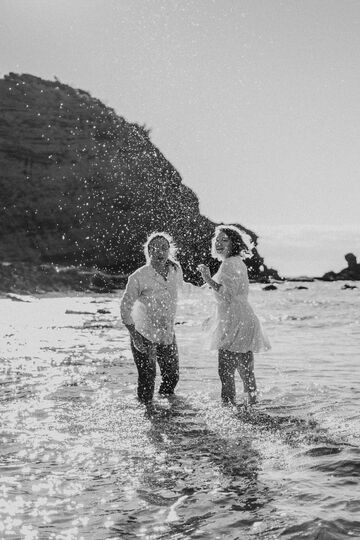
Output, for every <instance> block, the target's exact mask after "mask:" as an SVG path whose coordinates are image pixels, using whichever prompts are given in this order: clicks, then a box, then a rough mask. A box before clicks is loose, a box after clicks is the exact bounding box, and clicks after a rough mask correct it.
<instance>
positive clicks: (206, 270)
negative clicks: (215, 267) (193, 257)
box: [197, 264, 211, 282]
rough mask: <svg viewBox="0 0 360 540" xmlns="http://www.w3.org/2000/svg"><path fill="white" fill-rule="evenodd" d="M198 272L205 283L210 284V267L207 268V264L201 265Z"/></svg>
mask: <svg viewBox="0 0 360 540" xmlns="http://www.w3.org/2000/svg"><path fill="white" fill-rule="evenodd" d="M197 270H198V271H199V272H200V274H201V277H202V278H203V280H204V281H206V282H208V281H209V279H211V274H210V270H209V267H208V266H206V265H205V264H199V265H198V267H197Z"/></svg>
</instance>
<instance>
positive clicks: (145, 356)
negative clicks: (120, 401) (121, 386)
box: [130, 338, 156, 403]
mask: <svg viewBox="0 0 360 540" xmlns="http://www.w3.org/2000/svg"><path fill="white" fill-rule="evenodd" d="M143 339H144V341H145V338H143ZM130 344H131V351H132V354H133V358H134V362H135V364H136V367H137V370H138V388H137V395H138V398H139V400H140V401H141V402H142V403H149V402H150V401H151V400H152V398H153V396H154V389H155V377H156V355H155V354H154V351H153V350H152V349H153V346H152V345H151V343H150V341H147V340H146V345H147V344H149V346H148V350H147V352H146V353H142V352H140V351H138V350H137V349H136V348H135V347H134V344H133V342H132V340H130Z"/></svg>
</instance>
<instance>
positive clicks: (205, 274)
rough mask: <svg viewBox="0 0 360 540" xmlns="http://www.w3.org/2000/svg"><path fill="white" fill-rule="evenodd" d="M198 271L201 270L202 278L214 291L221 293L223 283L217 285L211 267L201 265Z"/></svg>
mask: <svg viewBox="0 0 360 540" xmlns="http://www.w3.org/2000/svg"><path fill="white" fill-rule="evenodd" d="M197 269H198V270H199V272H200V274H201V277H202V278H203V280H204V281H205V283H207V284H208V285H209V286H210V287H211V288H212V289H214V291H216V292H219V290H220V288H221V283H217V282H216V281H214V280H213V279H212V277H211V274H210V270H209V267H208V266H206V265H205V264H199V266H198V267H197Z"/></svg>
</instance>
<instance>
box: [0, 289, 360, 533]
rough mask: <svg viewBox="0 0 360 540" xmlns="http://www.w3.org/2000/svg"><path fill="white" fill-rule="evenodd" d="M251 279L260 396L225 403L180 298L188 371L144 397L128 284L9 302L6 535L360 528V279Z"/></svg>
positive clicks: (4, 314)
mask: <svg viewBox="0 0 360 540" xmlns="http://www.w3.org/2000/svg"><path fill="white" fill-rule="evenodd" d="M302 285H303V286H305V287H307V288H306V289H299V288H297V286H299V284H298V283H283V284H279V285H278V289H277V290H275V291H264V290H263V286H262V285H258V284H254V285H252V286H251V293H250V299H251V303H252V304H253V306H254V308H255V310H256V312H257V314H258V316H259V318H260V319H261V321H262V323H263V326H264V328H265V329H266V332H267V333H268V335H269V338H270V340H271V342H272V350H271V351H269V352H266V353H262V354H258V355H256V375H257V381H258V386H259V390H260V399H259V404H258V405H257V406H256V407H254V408H251V409H249V408H247V407H246V406H244V404H243V401H244V396H243V394H242V389H241V384H240V380H239V379H238V383H237V389H238V403H239V404H238V406H237V407H230V408H229V407H222V406H221V403H220V399H219V392H220V384H219V380H218V376H217V366H216V354H215V353H214V352H211V351H209V350H208V349H207V348H206V340H205V336H204V333H203V331H202V329H201V323H202V320H203V319H204V318H205V317H206V315H207V314H208V313H209V310H210V300H209V298H208V297H205V298H204V299H203V300H201V298H200V296H198V295H197V294H195V295H193V296H189V297H186V298H184V299H182V300H181V301H180V306H179V313H178V319H177V323H178V324H177V325H176V331H177V339H178V344H179V350H180V360H181V380H180V383H179V385H178V388H177V395H176V397H174V398H172V399H160V398H159V397H155V400H154V403H153V406H152V407H148V408H146V407H144V406H143V405H140V404H138V402H137V400H136V398H135V395H136V370H135V366H134V364H133V361H132V357H131V354H130V351H129V343H128V336H127V332H126V330H125V329H124V328H123V326H122V325H121V323H120V321H119V299H120V296H121V292H119V293H117V294H112V295H105V296H72V297H70V296H69V297H53V296H51V295H50V296H42V297H41V298H31V297H24V298H23V300H27V301H26V302H23V301H15V299H10V298H2V299H0V313H1V317H0V340H1V348H0V388H1V393H0V408H1V433H0V467H1V481H0V538H5V539H46V540H48V539H59V540H60V539H61V540H72V539H74V540H75V539H76V540H78V539H99V540H104V539H110V538H111V539H116V538H118V539H137V538H139V539H144V540H157V539H174V540H182V539H186V538H194V539H227V540H235V539H238V540H247V539H254V538H256V539H277V538H281V539H324V540H325V539H326V540H329V539H345V538H360V421H359V416H360V414H359V413H360V386H359V381H360V376H359V375H360V368H359V364H360V362H359V361H360V353H359V343H360V309H359V308H360V287H359V288H356V289H346V290H345V289H343V288H342V287H343V285H344V284H343V283H339V282H338V283H320V282H319V283H318V282H314V283H306V284H302Z"/></svg>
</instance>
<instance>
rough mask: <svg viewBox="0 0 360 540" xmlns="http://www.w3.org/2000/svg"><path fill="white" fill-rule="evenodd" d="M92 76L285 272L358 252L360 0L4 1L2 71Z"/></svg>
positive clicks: (219, 212)
mask: <svg viewBox="0 0 360 540" xmlns="http://www.w3.org/2000/svg"><path fill="white" fill-rule="evenodd" d="M10 71H12V72H15V73H31V74H33V75H36V76H39V77H42V78H45V79H50V80H53V79H54V77H55V76H56V77H57V78H58V79H59V80H60V81H61V82H63V83H66V84H69V85H71V86H73V87H75V88H82V89H83V90H87V91H89V92H90V93H91V95H92V96H93V97H96V98H99V99H100V100H101V101H103V102H104V103H105V104H106V105H108V106H110V107H112V108H113V109H115V111H116V112H117V114H119V115H120V116H123V117H124V118H125V119H126V120H128V121H130V122H137V123H138V124H140V125H145V126H146V127H147V128H149V129H150V130H151V139H152V141H153V143H154V144H155V145H156V146H158V148H159V149H160V150H161V152H162V153H163V154H164V155H165V156H166V158H167V159H168V160H169V161H170V162H171V163H172V164H173V165H174V166H175V167H176V169H177V170H178V171H179V173H180V174H181V177H182V179H183V182H184V184H186V185H187V186H189V187H190V188H192V189H193V190H194V191H195V193H196V194H197V196H198V197H199V201H200V210H201V212H202V213H203V214H204V215H206V216H207V217H209V218H210V219H212V220H213V221H216V222H224V223H234V222H236V223H240V224H243V225H244V226H246V227H249V228H250V229H252V230H253V231H254V232H256V233H257V234H258V236H259V251H260V253H261V254H262V255H263V256H264V257H265V262H266V263H267V264H268V266H272V267H274V268H277V269H278V270H279V272H280V274H282V275H284V276H299V275H309V276H318V275H322V274H323V273H324V272H326V271H328V270H336V271H339V270H340V269H341V268H343V267H345V266H346V262H345V260H344V254H345V253H347V252H349V251H352V252H354V253H355V254H356V255H357V256H358V257H359V259H360V211H359V205H360V94H359V88H360V1H359V0H31V2H29V0H0V76H1V77H2V76H4V75H5V74H7V73H9V72H10Z"/></svg>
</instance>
